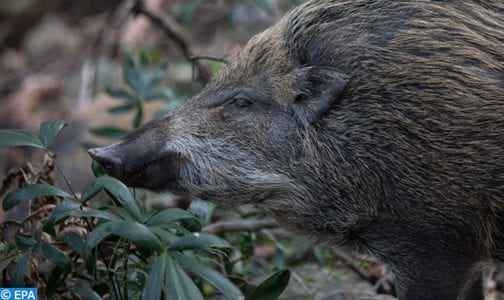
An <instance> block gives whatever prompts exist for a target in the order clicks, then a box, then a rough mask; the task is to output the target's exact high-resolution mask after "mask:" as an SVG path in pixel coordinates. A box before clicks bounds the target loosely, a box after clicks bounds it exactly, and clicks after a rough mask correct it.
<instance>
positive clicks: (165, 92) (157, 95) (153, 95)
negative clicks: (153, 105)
mask: <svg viewBox="0 0 504 300" xmlns="http://www.w3.org/2000/svg"><path fill="white" fill-rule="evenodd" d="M173 97H175V95H174V93H173V91H172V90H171V89H170V88H164V89H162V90H161V91H155V92H150V93H149V94H148V95H147V96H146V97H145V101H147V102H149V101H153V100H160V99H171V98H173Z"/></svg>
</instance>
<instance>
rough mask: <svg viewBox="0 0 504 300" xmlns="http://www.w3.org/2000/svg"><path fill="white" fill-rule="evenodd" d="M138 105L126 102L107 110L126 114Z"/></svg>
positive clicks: (113, 113)
mask: <svg viewBox="0 0 504 300" xmlns="http://www.w3.org/2000/svg"><path fill="white" fill-rule="evenodd" d="M135 107H136V106H135V105H132V104H125V105H120V106H115V107H111V108H108V109H107V111H108V112H109V113H110V114H112V115H119V114H124V113H128V112H130V111H132V110H133V109H134V108H135Z"/></svg>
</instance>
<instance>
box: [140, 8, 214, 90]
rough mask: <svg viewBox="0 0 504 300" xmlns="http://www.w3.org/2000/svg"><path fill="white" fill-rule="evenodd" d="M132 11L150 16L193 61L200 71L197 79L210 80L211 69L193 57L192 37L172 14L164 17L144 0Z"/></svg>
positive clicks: (201, 80) (204, 81)
mask: <svg viewBox="0 0 504 300" xmlns="http://www.w3.org/2000/svg"><path fill="white" fill-rule="evenodd" d="M132 11H133V12H134V13H135V14H139V15H143V16H145V17H146V18H148V19H149V20H150V21H151V22H152V24H154V25H156V26H157V27H159V28H160V29H161V30H162V31H163V32H164V33H165V34H166V36H167V37H168V38H170V39H171V40H172V41H173V42H174V43H175V44H176V45H177V46H178V47H179V48H180V50H181V51H182V54H183V55H184V57H185V58H186V59H187V60H188V61H191V62H192V63H193V65H194V67H195V68H196V70H197V71H198V76H197V79H198V80H199V81H200V82H202V83H204V84H205V83H207V82H208V81H209V80H210V74H211V73H210V71H209V70H208V69H207V68H206V67H205V66H204V65H202V64H201V62H200V61H198V60H194V59H192V57H193V56H192V54H191V52H192V51H191V45H192V41H191V39H190V38H189V37H188V36H187V35H186V33H185V32H184V30H183V28H182V27H181V26H180V25H179V24H178V23H177V21H175V20H174V19H173V18H172V17H171V16H170V15H168V14H165V15H163V16H162V17H161V16H159V15H157V14H155V13H154V12H152V11H150V10H148V9H147V8H146V7H145V5H144V2H143V1H142V0H137V1H136V3H135V5H134V6H133V9H132Z"/></svg>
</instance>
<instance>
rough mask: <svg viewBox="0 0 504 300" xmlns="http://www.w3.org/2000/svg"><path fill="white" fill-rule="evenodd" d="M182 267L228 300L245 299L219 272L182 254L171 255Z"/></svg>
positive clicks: (174, 253)
mask: <svg viewBox="0 0 504 300" xmlns="http://www.w3.org/2000/svg"><path fill="white" fill-rule="evenodd" d="M171 255H173V257H175V258H176V259H177V261H179V262H180V263H182V265H184V266H185V267H186V268H187V269H189V271H191V272H192V273H194V274H196V275H198V276H199V277H201V278H203V279H205V280H206V281H207V282H208V283H210V284H211V285H213V286H214V287H216V288H217V289H218V290H219V291H221V292H222V295H224V297H225V298H226V299H230V300H236V299H241V298H243V294H242V292H241V291H240V289H238V288H237V287H236V286H235V285H234V284H233V283H232V282H231V281H230V280H229V279H227V278H226V277H224V276H222V275H221V274H220V273H219V272H217V271H215V270H213V269H211V268H209V267H208V266H206V265H204V264H202V263H200V262H199V261H198V260H197V259H194V258H192V257H189V256H186V255H183V254H181V253H177V252H173V253H171Z"/></svg>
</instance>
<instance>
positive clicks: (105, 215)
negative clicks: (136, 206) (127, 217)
mask: <svg viewBox="0 0 504 300" xmlns="http://www.w3.org/2000/svg"><path fill="white" fill-rule="evenodd" d="M68 215H70V216H74V217H81V218H98V219H104V220H109V221H120V220H121V218H119V217H118V216H116V215H114V214H111V213H109V212H108V211H104V210H99V209H89V210H74V211H71V212H68Z"/></svg>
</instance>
